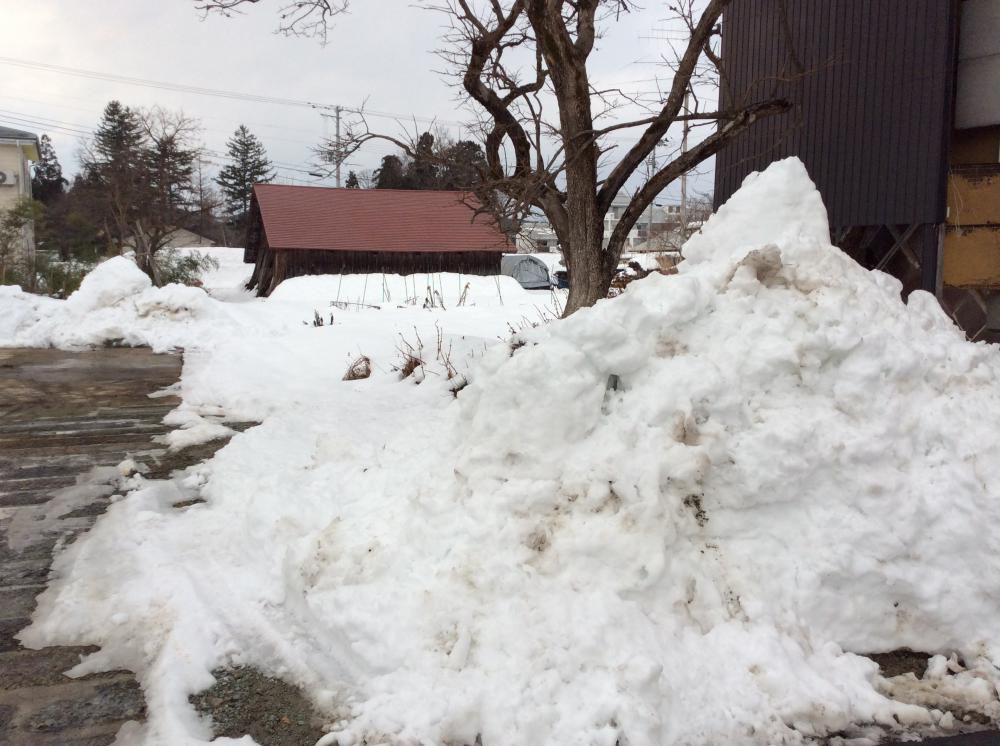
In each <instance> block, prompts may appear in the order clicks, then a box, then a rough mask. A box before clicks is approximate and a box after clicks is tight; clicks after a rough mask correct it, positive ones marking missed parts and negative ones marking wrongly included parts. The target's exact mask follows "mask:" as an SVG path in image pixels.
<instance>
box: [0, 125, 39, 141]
mask: <svg viewBox="0 0 1000 746" xmlns="http://www.w3.org/2000/svg"><path fill="white" fill-rule="evenodd" d="M0 140H34V141H35V142H38V135H36V134H34V133H33V132H25V131H24V130H16V129H14V128H12V127H4V126H3V125H0Z"/></svg>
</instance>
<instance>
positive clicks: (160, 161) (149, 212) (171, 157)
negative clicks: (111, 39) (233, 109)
mask: <svg viewBox="0 0 1000 746" xmlns="http://www.w3.org/2000/svg"><path fill="white" fill-rule="evenodd" d="M141 121H142V126H143V129H144V131H145V134H146V139H147V143H148V145H147V146H146V151H145V159H144V161H145V162H144V172H145V183H144V184H143V185H142V186H143V188H142V189H141V190H140V194H139V195H137V196H138V197H139V199H138V201H137V203H136V208H137V209H136V212H135V213H134V216H133V220H132V229H133V233H132V236H133V240H134V245H135V260H136V264H138V265H139V268H140V269H141V270H142V271H143V272H145V273H146V274H148V275H149V276H150V278H151V279H152V280H153V282H154V283H155V284H157V285H161V284H163V279H164V278H163V277H162V276H161V271H160V270H161V267H160V266H159V264H158V262H157V261H156V255H157V253H158V252H160V251H161V250H162V249H163V248H165V247H166V246H167V244H168V243H169V241H170V238H171V236H172V234H173V233H174V232H175V231H176V230H177V228H179V227H180V225H181V224H182V222H183V221H185V220H186V219H187V218H188V217H189V215H190V210H191V207H192V206H193V205H194V202H195V198H196V195H195V194H194V190H195V184H194V175H195V163H196V162H197V160H198V156H199V154H200V148H199V147H198V146H197V145H196V143H195V138H196V137H197V134H198V123H197V122H196V121H195V120H193V119H191V118H189V117H187V116H185V115H184V114H182V113H180V112H169V111H165V110H164V109H160V108H153V109H150V110H149V111H145V112H143V114H142V119H141Z"/></svg>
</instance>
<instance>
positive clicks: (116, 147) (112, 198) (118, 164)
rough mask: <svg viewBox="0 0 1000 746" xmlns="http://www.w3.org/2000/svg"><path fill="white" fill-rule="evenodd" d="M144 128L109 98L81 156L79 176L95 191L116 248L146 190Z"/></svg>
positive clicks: (135, 115)
mask: <svg viewBox="0 0 1000 746" xmlns="http://www.w3.org/2000/svg"><path fill="white" fill-rule="evenodd" d="M146 145H147V142H146V130H145V128H144V127H143V123H142V118H141V117H140V116H139V114H138V112H136V111H134V110H132V109H130V108H128V107H127V106H122V104H121V103H119V102H118V101H111V102H110V103H109V104H108V105H107V106H105V107H104V113H103V115H102V116H101V122H100V124H98V126H97V130H96V131H95V132H94V139H93V141H92V143H91V145H90V147H89V148H88V150H87V152H86V153H85V155H84V156H83V158H82V162H81V165H82V166H83V175H84V179H85V181H86V182H88V183H89V184H90V185H91V186H92V187H93V188H94V190H95V193H96V196H97V200H96V202H97V205H96V207H97V209H98V211H99V212H100V214H101V215H100V220H101V222H102V223H103V224H104V226H105V228H104V232H105V235H106V236H107V237H108V239H109V240H110V241H111V242H112V244H114V245H117V246H118V247H120V246H121V245H122V243H123V242H124V241H125V239H126V238H127V237H128V236H129V235H130V234H131V232H132V231H133V225H134V223H135V220H136V218H137V217H138V216H139V212H140V209H139V205H140V202H141V199H142V198H141V195H143V194H144V192H145V190H146V163H147V154H146Z"/></svg>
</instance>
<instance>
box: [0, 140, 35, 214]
mask: <svg viewBox="0 0 1000 746" xmlns="http://www.w3.org/2000/svg"><path fill="white" fill-rule="evenodd" d="M0 171H6V172H8V173H14V174H17V175H18V179H17V181H18V183H17V186H0V210H8V209H10V208H11V207H13V206H14V204H15V203H16V202H17V200H18V199H19V198H20V197H30V196H31V170H30V164H29V163H28V161H27V159H26V158H24V156H23V154H22V151H21V149H20V148H18V146H17V145H13V144H6V143H2V142H0Z"/></svg>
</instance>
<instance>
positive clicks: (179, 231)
mask: <svg viewBox="0 0 1000 746" xmlns="http://www.w3.org/2000/svg"><path fill="white" fill-rule="evenodd" d="M122 246H123V247H124V248H126V249H132V250H134V249H135V238H134V237H133V236H128V237H126V238H125V240H124V241H122ZM191 246H201V247H208V246H215V241H213V240H212V239H210V238H206V237H205V236H199V235H198V234H197V233H195V232H194V231H189V230H188V229H187V228H176V229H174V230H173V231H171V232H170V235H168V236H167V239H166V243H165V244H163V248H165V249H183V248H189V247H191Z"/></svg>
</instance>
